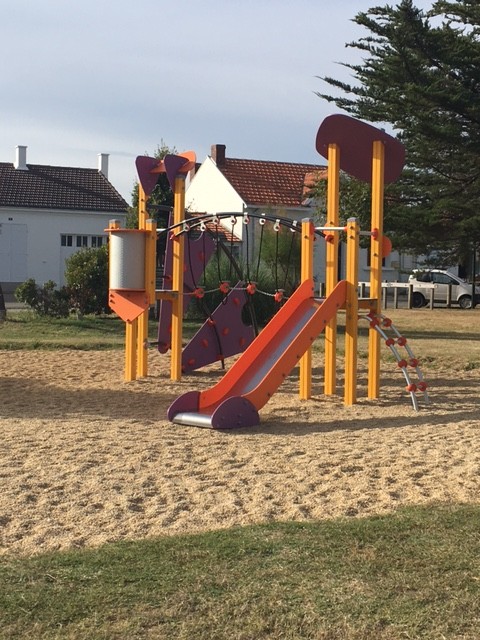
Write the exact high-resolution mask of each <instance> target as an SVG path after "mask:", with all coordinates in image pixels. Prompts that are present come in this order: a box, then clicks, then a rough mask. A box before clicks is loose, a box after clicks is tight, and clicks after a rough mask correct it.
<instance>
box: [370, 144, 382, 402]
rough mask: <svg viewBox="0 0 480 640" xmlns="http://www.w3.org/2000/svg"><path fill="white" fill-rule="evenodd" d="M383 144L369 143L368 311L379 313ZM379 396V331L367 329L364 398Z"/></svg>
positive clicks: (380, 296) (380, 297)
mask: <svg viewBox="0 0 480 640" xmlns="http://www.w3.org/2000/svg"><path fill="white" fill-rule="evenodd" d="M384 167H385V147H384V145H383V142H380V141H376V142H374V143H373V154H372V230H374V229H376V230H377V232H376V234H375V235H372V238H371V240H370V298H373V302H372V305H371V307H370V309H371V311H373V312H374V313H377V314H378V313H380V312H381V300H382V259H383V255H382V246H383V195H384ZM379 395H380V334H379V333H378V332H377V331H375V329H370V330H369V334H368V398H370V399H375V398H378V396H379Z"/></svg>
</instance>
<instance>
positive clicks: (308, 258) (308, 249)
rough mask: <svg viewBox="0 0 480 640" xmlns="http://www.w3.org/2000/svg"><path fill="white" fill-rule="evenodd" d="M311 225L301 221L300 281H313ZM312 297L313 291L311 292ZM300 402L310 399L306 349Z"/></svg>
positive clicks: (310, 378)
mask: <svg viewBox="0 0 480 640" xmlns="http://www.w3.org/2000/svg"><path fill="white" fill-rule="evenodd" d="M313 241H314V233H313V224H312V221H311V220H310V219H309V218H304V219H303V220H302V246H301V270H300V277H301V281H302V282H304V281H305V280H309V279H311V280H313ZM312 295H313V291H312ZM299 391H300V400H308V399H309V398H311V397H312V349H311V348H310V349H308V350H307V351H306V352H305V353H304V354H303V356H302V357H301V359H300V390H299Z"/></svg>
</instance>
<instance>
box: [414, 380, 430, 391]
mask: <svg viewBox="0 0 480 640" xmlns="http://www.w3.org/2000/svg"><path fill="white" fill-rule="evenodd" d="M417 386H418V390H419V391H426V390H427V386H428V385H427V383H426V382H425V380H422V381H421V382H419V383H418V385H417Z"/></svg>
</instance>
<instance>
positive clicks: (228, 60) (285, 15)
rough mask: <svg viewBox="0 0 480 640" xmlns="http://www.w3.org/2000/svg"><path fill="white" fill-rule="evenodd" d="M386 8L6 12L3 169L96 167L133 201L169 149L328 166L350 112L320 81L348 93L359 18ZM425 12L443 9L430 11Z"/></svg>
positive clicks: (56, 1) (198, 3)
mask: <svg viewBox="0 0 480 640" xmlns="http://www.w3.org/2000/svg"><path fill="white" fill-rule="evenodd" d="M386 3H387V2H381V1H378V0H377V1H375V0H337V1H336V2H335V1H332V0H295V2H293V1H292V0H238V1H230V0H184V1H183V2H163V1H162V0H135V2H133V0H81V1H80V0H42V1H41V2H33V1H32V0H14V1H13V0H0V6H2V5H3V9H4V10H3V11H2V20H1V22H0V53H1V58H2V60H3V69H2V82H1V87H2V92H1V94H2V95H1V100H0V122H1V133H2V135H1V136H0V161H2V162H12V161H13V158H14V153H15V147H16V145H19V144H21V145H27V146H28V155H27V161H28V162H31V163H34V164H50V165H63V166H75V167H96V166H97V154H98V153H109V154H110V174H109V177H110V180H111V181H112V183H113V184H114V186H115V187H116V188H117V189H118V190H119V191H120V193H121V194H122V195H123V196H124V197H125V199H127V201H128V202H129V201H130V193H131V190H132V186H133V184H134V181H135V179H136V173H135V166H134V161H135V157H136V156H137V155H141V154H144V153H145V152H147V153H152V152H153V151H154V150H155V149H156V147H157V145H158V144H160V142H161V141H162V140H163V141H164V142H165V143H166V144H167V145H168V146H170V147H173V146H174V147H176V148H177V150H178V151H183V150H187V149H193V150H194V151H195V152H196V153H197V157H198V159H199V161H202V160H203V159H204V158H205V157H206V155H207V154H208V153H209V151H210V146H211V145H212V144H215V143H222V144H225V145H226V146H227V156H230V157H235V158H255V159H258V160H279V161H290V162H312V163H317V162H322V160H321V158H320V156H318V154H317V153H316V151H315V147H314V144H315V135H316V131H317V129H318V127H319V125H320V123H321V121H322V120H323V118H324V117H325V116H327V115H329V114H331V113H334V112H335V111H336V109H335V106H334V105H330V104H328V103H327V102H325V101H322V100H320V98H318V97H317V96H316V95H315V93H314V92H315V91H318V90H322V88H323V87H322V83H321V82H320V80H318V79H317V78H316V76H323V75H333V76H335V77H339V78H341V79H344V80H348V78H349V76H348V71H347V70H346V69H344V68H343V67H342V66H341V65H338V64H336V63H337V62H358V61H359V54H358V52H355V51H354V50H352V49H347V48H345V43H346V42H349V41H352V40H356V39H358V38H359V37H361V36H362V35H365V33H364V31H363V30H361V29H360V28H359V27H358V26H357V25H355V24H353V22H352V18H353V17H354V15H355V14H356V13H357V12H358V11H362V10H367V9H368V8H369V7H371V6H375V5H382V4H386ZM417 5H418V6H423V7H428V6H430V5H431V2H428V1H427V0H420V1H418V2H417Z"/></svg>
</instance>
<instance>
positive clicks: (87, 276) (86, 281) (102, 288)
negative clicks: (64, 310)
mask: <svg viewBox="0 0 480 640" xmlns="http://www.w3.org/2000/svg"><path fill="white" fill-rule="evenodd" d="M65 280H66V282H67V289H68V292H69V295H70V304H71V307H72V308H73V309H75V310H76V312H77V314H78V315H79V316H82V315H85V314H88V313H94V314H102V313H110V310H109V306H108V246H107V245H105V246H103V247H99V248H93V247H92V248H85V249H80V251H76V252H75V253H74V254H72V255H71V256H70V257H69V258H68V259H67V261H66V268H65Z"/></svg>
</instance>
